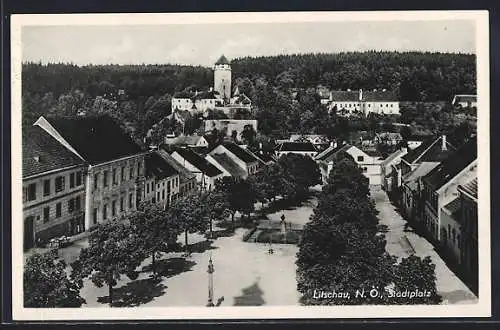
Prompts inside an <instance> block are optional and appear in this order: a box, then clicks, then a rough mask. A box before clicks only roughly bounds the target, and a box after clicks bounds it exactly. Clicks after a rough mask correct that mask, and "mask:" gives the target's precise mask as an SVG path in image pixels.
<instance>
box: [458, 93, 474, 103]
mask: <svg viewBox="0 0 500 330" xmlns="http://www.w3.org/2000/svg"><path fill="white" fill-rule="evenodd" d="M476 101H477V95H470V94H457V95H455V97H454V98H453V103H458V102H476Z"/></svg>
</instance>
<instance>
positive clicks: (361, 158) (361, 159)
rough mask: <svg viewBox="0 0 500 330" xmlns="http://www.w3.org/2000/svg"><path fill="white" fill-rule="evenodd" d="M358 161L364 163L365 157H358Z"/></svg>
mask: <svg viewBox="0 0 500 330" xmlns="http://www.w3.org/2000/svg"><path fill="white" fill-rule="evenodd" d="M357 160H358V162H362V161H364V160H365V157H363V156H358V158H357Z"/></svg>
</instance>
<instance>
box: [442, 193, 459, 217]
mask: <svg viewBox="0 0 500 330" xmlns="http://www.w3.org/2000/svg"><path fill="white" fill-rule="evenodd" d="M460 206H461V202H460V197H457V198H455V199H454V200H452V201H451V202H449V203H448V204H446V205H445V206H444V208H445V209H446V210H448V212H450V213H451V215H452V216H453V218H455V219H457V218H459V217H457V215H458V214H459V212H460ZM457 220H458V219H457Z"/></svg>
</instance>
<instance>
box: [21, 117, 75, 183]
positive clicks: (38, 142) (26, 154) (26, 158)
mask: <svg viewBox="0 0 500 330" xmlns="http://www.w3.org/2000/svg"><path fill="white" fill-rule="evenodd" d="M22 140H23V151H22V152H23V153H22V161H23V177H28V176H31V175H35V174H40V173H44V172H48V171H53V170H57V169H62V168H65V167H69V166H74V165H84V163H85V162H84V161H83V160H82V159H80V157H78V156H77V155H76V154H74V153H73V152H71V151H70V150H68V149H67V148H66V147H64V146H63V145H62V144H61V143H59V142H58V141H57V140H56V139H54V138H53V137H52V136H51V135H50V134H49V133H47V132H46V131H45V130H43V129H42V128H41V127H38V126H29V127H26V128H23V130H22ZM37 159H38V161H37Z"/></svg>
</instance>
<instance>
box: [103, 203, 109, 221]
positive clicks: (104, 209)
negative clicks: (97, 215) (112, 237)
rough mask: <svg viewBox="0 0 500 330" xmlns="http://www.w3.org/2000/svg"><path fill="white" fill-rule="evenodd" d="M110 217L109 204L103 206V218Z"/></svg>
mask: <svg viewBox="0 0 500 330" xmlns="http://www.w3.org/2000/svg"><path fill="white" fill-rule="evenodd" d="M107 218H108V204H104V205H103V206H102V219H103V220H106V219H107Z"/></svg>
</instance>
